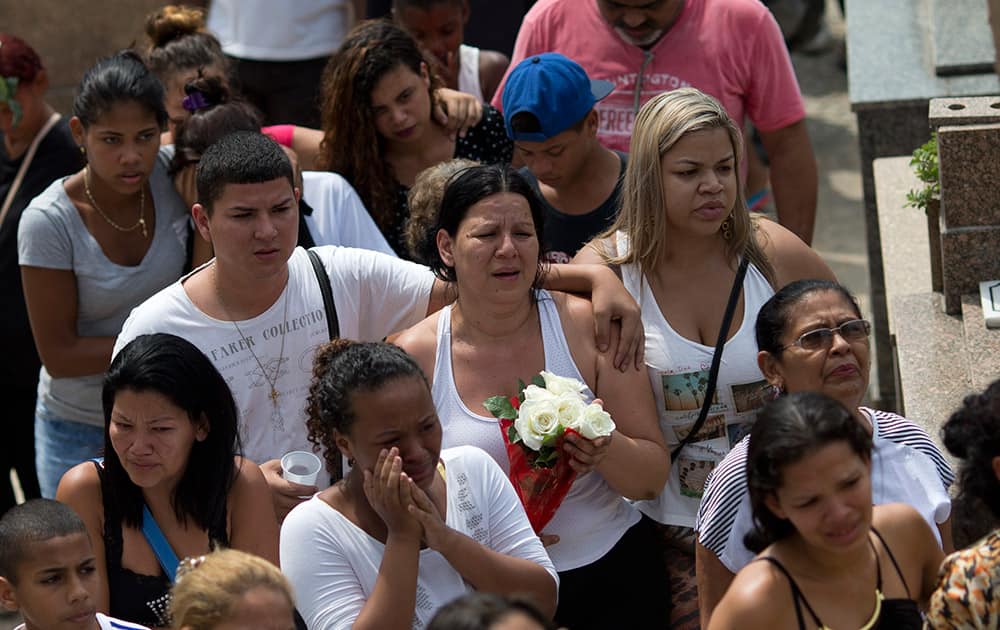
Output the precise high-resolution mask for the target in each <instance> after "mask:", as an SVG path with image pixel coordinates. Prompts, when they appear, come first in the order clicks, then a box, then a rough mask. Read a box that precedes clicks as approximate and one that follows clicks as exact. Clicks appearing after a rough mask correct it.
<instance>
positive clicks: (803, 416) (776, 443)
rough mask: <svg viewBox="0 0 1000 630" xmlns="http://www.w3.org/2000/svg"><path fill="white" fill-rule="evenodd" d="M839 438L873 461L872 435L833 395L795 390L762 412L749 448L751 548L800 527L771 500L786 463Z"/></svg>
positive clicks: (747, 539) (758, 548) (757, 549)
mask: <svg viewBox="0 0 1000 630" xmlns="http://www.w3.org/2000/svg"><path fill="white" fill-rule="evenodd" d="M838 441H842V442H846V443H847V445H848V446H849V447H850V448H851V450H852V451H853V452H854V453H856V454H857V455H858V456H859V457H861V458H862V459H864V460H865V461H871V454H872V436H871V435H869V433H868V431H867V430H866V429H865V427H864V426H863V425H862V424H861V423H860V422H858V419H857V418H855V417H854V415H853V414H852V413H851V412H850V411H849V410H848V409H847V408H846V407H844V406H843V405H842V404H840V403H839V402H837V401H836V400H834V399H832V398H829V397H827V396H824V395H823V394H820V393H817V392H795V393H793V394H789V395H787V396H782V397H781V398H778V399H777V400H774V401H772V402H770V403H768V404H767V405H766V406H764V408H762V409H761V410H760V413H759V414H758V415H757V421H756V422H755V423H754V425H753V429H751V431H750V445H749V446H748V447H747V489H748V490H749V492H750V506H751V508H752V510H753V524H754V528H753V529H752V530H751V531H750V532H749V533H747V535H746V536H745V537H744V539H743V542H744V544H745V545H746V547H747V549H749V550H750V551H753V552H754V553H760V552H761V551H763V550H764V548H766V547H767V546H768V545H770V544H771V543H774V542H777V541H779V540H781V539H782V538H785V537H787V536H789V535H791V534H792V532H794V531H795V526H794V525H792V524H791V523H790V522H789V521H787V520H785V519H782V518H778V517H777V516H775V514H774V513H773V512H771V510H770V508H768V507H767V504H766V503H765V499H766V498H767V497H768V496H770V495H773V494H774V493H775V492H777V490H778V489H779V488H781V486H782V483H783V482H784V478H783V475H782V471H783V470H784V469H785V467H786V466H788V465H790V464H794V463H796V462H798V461H800V460H801V459H802V458H803V457H805V456H807V455H809V454H810V453H812V452H814V451H816V450H817V449H820V448H822V447H824V446H827V445H829V444H833V443H835V442H838Z"/></svg>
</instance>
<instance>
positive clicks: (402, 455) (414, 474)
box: [281, 339, 558, 630]
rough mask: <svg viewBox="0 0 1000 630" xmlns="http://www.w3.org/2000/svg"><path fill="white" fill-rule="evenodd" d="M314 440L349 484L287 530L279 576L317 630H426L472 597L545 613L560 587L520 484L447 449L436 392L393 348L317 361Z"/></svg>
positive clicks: (342, 344)
mask: <svg viewBox="0 0 1000 630" xmlns="http://www.w3.org/2000/svg"><path fill="white" fill-rule="evenodd" d="M308 410H309V420H308V426H309V440H310V441H311V442H313V443H314V444H315V445H316V447H317V448H318V449H322V451H323V456H324V458H325V460H326V464H327V469H328V470H330V471H333V470H335V469H337V467H338V464H339V460H340V458H341V455H343V456H345V457H347V458H348V462H349V463H350V464H351V470H350V472H349V473H348V475H347V477H346V478H345V479H343V480H342V481H340V482H338V483H337V484H335V485H333V486H331V487H330V488H328V489H326V490H324V491H322V492H320V493H319V494H318V495H316V496H315V497H313V498H312V499H311V500H309V501H306V502H305V503H302V504H300V505H299V506H298V507H296V508H295V509H294V510H292V511H291V513H289V515H288V517H287V518H286V519H285V521H284V524H283V525H282V528H281V561H282V569H283V571H284V572H285V574H286V575H287V576H288V577H289V580H291V582H292V586H293V587H294V588H295V592H296V593H297V595H298V600H299V611H300V612H301V613H302V616H303V618H304V619H305V621H306V624H307V625H308V626H309V628H313V629H320V628H355V629H356V630H362V629H363V628H378V629H379V630H393V629H397V628H410V627H413V628H422V627H424V626H425V625H426V624H427V623H428V622H429V621H430V619H431V618H432V617H433V616H434V613H435V611H436V610H437V609H438V608H439V607H441V606H443V605H444V604H446V603H448V602H450V601H451V600H453V599H455V598H456V597H459V596H461V595H463V594H465V593H466V592H467V591H468V590H469V589H470V587H471V588H472V589H475V590H477V591H488V592H494V593H500V594H511V593H524V594H528V595H529V596H531V597H532V599H533V600H534V602H535V603H536V604H537V605H538V606H539V607H541V608H542V609H543V610H545V611H546V613H551V612H552V610H554V609H555V603H556V588H557V584H558V581H557V579H556V576H555V570H554V569H553V567H552V563H551V561H550V560H549V558H548V556H547V555H546V554H545V550H544V549H543V548H542V544H541V542H540V541H539V540H538V537H537V536H535V534H534V532H533V531H532V530H531V525H530V524H529V522H528V517H527V516H526V515H525V513H524V509H523V508H522V507H521V505H520V503H519V501H518V499H517V495H516V494H515V492H514V488H513V487H512V486H511V485H510V483H509V482H508V481H507V479H506V477H505V476H504V474H503V472H502V471H501V470H500V468H499V467H498V466H497V465H496V464H495V463H494V462H493V461H492V460H491V459H490V458H489V456H487V455H486V454H485V453H483V452H482V451H480V450H479V449H475V448H469V447H464V448H451V449H445V450H441V423H440V422H439V421H438V416H437V411H436V409H435V408H434V400H433V399H432V398H431V392H430V388H429V386H428V384H427V380H426V379H425V378H424V375H423V373H422V372H421V370H420V367H419V366H418V365H417V364H416V362H414V360H413V359H412V358H411V357H409V356H407V355H406V353H404V352H403V351H402V350H400V349H399V348H398V347H396V346H392V345H389V344H385V343H356V342H351V341H348V340H344V339H339V340H337V341H334V342H331V343H329V344H327V345H326V346H324V347H322V348H321V349H320V350H319V352H318V353H317V355H316V359H315V364H314V370H313V382H312V385H311V386H310V392H309V403H308Z"/></svg>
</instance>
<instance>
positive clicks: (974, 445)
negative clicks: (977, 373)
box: [941, 381, 1000, 518]
mask: <svg viewBox="0 0 1000 630" xmlns="http://www.w3.org/2000/svg"><path fill="white" fill-rule="evenodd" d="M941 441H942V442H944V446H945V448H947V449H948V452H949V453H951V454H952V455H954V456H955V457H957V458H958V459H960V460H962V464H961V466H960V467H959V472H958V479H959V496H960V497H961V498H963V499H976V500H978V501H982V502H983V503H985V504H986V506H987V507H989V509H990V511H991V512H993V516H994V517H996V518H1000V480H998V479H997V476H996V473H995V472H994V470H993V459H994V458H995V457H1000V381H994V382H993V383H992V384H991V385H990V386H989V387H987V388H986V391H984V392H983V393H981V394H972V395H971V396H966V397H965V400H964V401H962V407H961V408H960V409H959V410H958V411H956V412H955V413H953V414H951V417H950V418H948V421H947V422H945V423H944V426H943V427H941ZM973 503H975V501H973Z"/></svg>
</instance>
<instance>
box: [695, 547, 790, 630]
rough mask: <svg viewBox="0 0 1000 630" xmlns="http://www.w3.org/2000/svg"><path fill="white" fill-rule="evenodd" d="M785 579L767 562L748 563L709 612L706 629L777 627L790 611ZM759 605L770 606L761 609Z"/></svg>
mask: <svg viewBox="0 0 1000 630" xmlns="http://www.w3.org/2000/svg"><path fill="white" fill-rule="evenodd" d="M788 592H789V591H788V580H787V579H786V578H785V577H784V576H783V575H782V574H781V573H780V572H779V571H778V569H777V568H775V567H774V566H773V565H772V564H771V563H770V562H761V561H758V562H751V563H750V564H748V565H747V566H745V567H744V568H743V569H741V570H740V572H739V573H737V574H736V578H735V579H733V582H732V584H730V585H729V589H728V590H726V594H725V596H723V598H722V600H721V601H720V602H719V605H718V606H717V607H716V608H715V611H714V612H713V613H712V620H711V623H710V624H709V629H710V630H712V629H715V628H723V629H725V628H767V627H772V626H777V625H781V624H780V622H781V621H782V619H783V618H784V617H786V616H787V615H788V613H789V612H790V608H789V606H782V605H780V604H781V603H782V602H785V601H786V600H788V603H789V604H791V601H790V599H788V595H787V593H788ZM761 602H771V603H772V604H773V605H768V606H761V605H760V603H761Z"/></svg>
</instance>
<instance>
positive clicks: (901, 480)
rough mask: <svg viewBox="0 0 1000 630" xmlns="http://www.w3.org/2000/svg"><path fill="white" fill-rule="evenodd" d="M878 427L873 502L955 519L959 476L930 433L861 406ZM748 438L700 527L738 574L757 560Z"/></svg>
mask: <svg viewBox="0 0 1000 630" xmlns="http://www.w3.org/2000/svg"><path fill="white" fill-rule="evenodd" d="M860 410H861V412H862V413H863V414H864V415H865V416H866V417H867V418H868V420H869V422H871V423H872V427H873V431H872V502H873V503H874V504H875V505H880V504H883V503H906V504H908V505H910V506H912V507H913V508H914V509H916V510H917V511H918V512H920V514H921V515H922V516H923V517H924V520H926V521H927V522H928V523H929V524H930V525H931V526H932V527H931V529H932V530H933V531H934V535H935V537H936V538H937V539H938V543H940V542H941V535H940V533H939V532H938V529H937V527H936V526H935V525H936V524H938V523H943V522H945V521H946V520H948V518H949V516H951V499H950V498H949V496H948V488H949V487H950V486H951V484H952V482H954V480H955V473H954V472H953V471H952V469H951V466H950V465H949V464H948V462H947V460H945V458H944V455H943V454H942V453H941V450H940V449H939V448H938V447H937V445H936V444H935V443H934V441H933V440H931V438H930V436H929V435H927V432H926V431H924V430H923V429H922V428H921V427H920V426H918V425H917V424H915V423H913V422H911V421H909V420H907V419H906V418H904V417H902V416H899V415H897V414H894V413H890V412H887V411H876V410H874V409H869V408H867V407H861V408H860ZM749 444H750V436H747V437H745V438H744V439H743V440H742V441H741V442H740V443H739V444H737V445H736V446H735V447H733V449H732V450H731V451H730V452H729V454H728V455H726V457H725V458H724V459H723V460H722V461H721V462H720V463H719V465H718V466H716V468H715V470H713V471H712V474H711V476H709V478H708V479H707V480H706V483H705V495H704V497H703V498H702V502H701V507H700V509H699V510H698V520H697V523H696V525H695V529H696V530H697V531H698V542H699V543H701V545H702V546H704V547H705V548H707V549H709V550H710V551H711V552H712V553H714V554H715V555H716V556H718V558H719V560H720V561H721V562H722V564H724V565H725V566H726V568H728V569H729V570H730V571H732V572H733V573H736V572H738V571H739V570H740V569H742V568H743V567H744V566H746V565H747V564H748V563H749V562H750V561H751V560H752V559H753V557H754V554H753V552H751V551H750V550H749V549H747V548H746V547H745V546H744V545H743V537H744V536H745V535H746V534H747V533H748V532H749V531H750V530H751V528H752V527H753V515H752V510H751V507H750V493H749V492H748V491H747V472H746V460H747V448H748V446H749Z"/></svg>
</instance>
